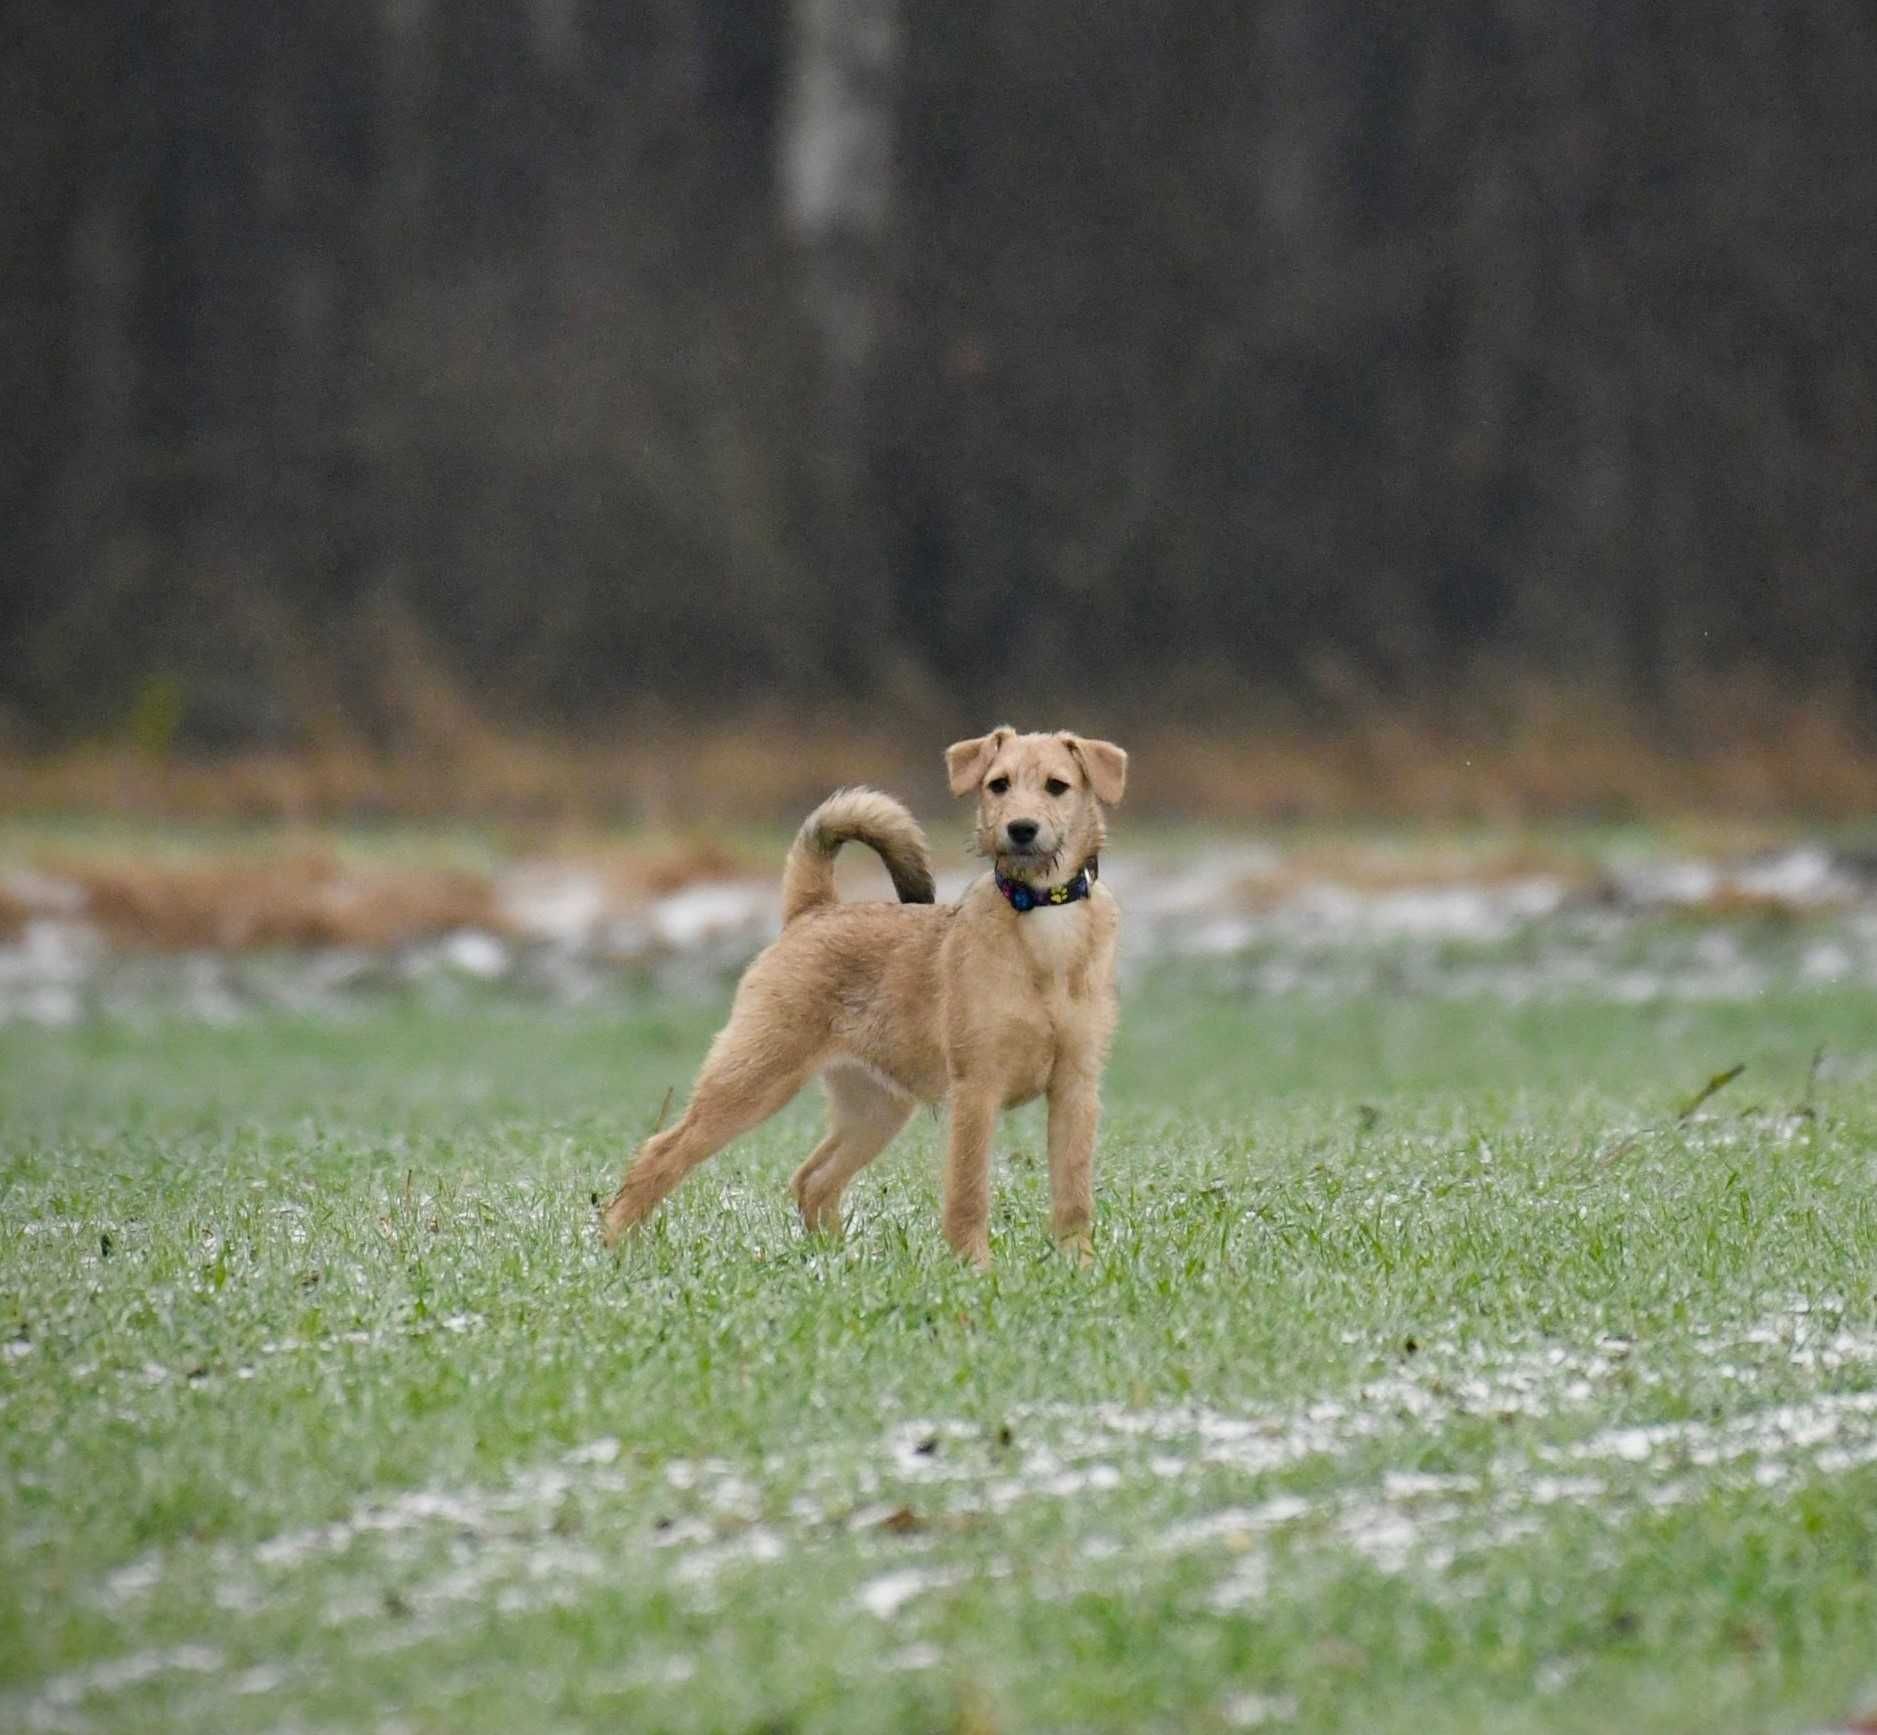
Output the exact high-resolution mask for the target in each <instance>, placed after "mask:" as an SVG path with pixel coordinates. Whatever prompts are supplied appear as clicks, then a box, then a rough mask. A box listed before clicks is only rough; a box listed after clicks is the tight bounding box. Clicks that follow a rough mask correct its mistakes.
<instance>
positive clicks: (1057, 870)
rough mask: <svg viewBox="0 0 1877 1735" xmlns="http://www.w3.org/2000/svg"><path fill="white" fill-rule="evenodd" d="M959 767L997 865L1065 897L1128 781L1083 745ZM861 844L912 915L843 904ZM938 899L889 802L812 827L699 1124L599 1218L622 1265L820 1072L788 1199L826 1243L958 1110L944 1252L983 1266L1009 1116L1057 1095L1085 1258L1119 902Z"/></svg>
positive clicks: (955, 756)
mask: <svg viewBox="0 0 1877 1735" xmlns="http://www.w3.org/2000/svg"><path fill="white" fill-rule="evenodd" d="M945 760H946V768H947V771H948V773H949V776H950V780H951V788H952V793H953V794H954V795H966V794H969V793H971V792H972V791H973V790H975V791H976V792H977V795H978V824H977V842H978V848H979V850H980V852H981V853H982V854H984V855H986V856H988V857H990V858H992V859H993V860H994V861H995V862H996V864H997V866H998V869H999V871H1001V872H1002V873H1003V874H1004V875H1005V876H1006V877H1008V878H1011V879H1017V880H1022V881H1025V882H1027V883H1028V884H1030V885H1032V886H1036V887H1039V888H1047V887H1050V886H1055V885H1062V884H1066V883H1067V882H1068V881H1070V880H1072V879H1074V878H1075V876H1076V874H1077V872H1078V871H1080V869H1081V867H1082V865H1083V863H1084V862H1086V861H1087V860H1088V859H1089V858H1090V857H1091V856H1093V855H1095V854H1096V853H1097V852H1098V851H1099V850H1100V848H1101V845H1102V841H1103V838H1104V836H1105V835H1106V834H1105V829H1104V825H1103V818H1102V808H1103V805H1104V804H1105V803H1106V804H1112V803H1114V802H1117V801H1119V800H1120V799H1121V794H1122V790H1123V788H1124V787H1125V784H1126V781H1127V755H1126V754H1125V753H1124V752H1122V751H1121V749H1120V748H1119V747H1116V746H1114V745H1113V744H1112V743H1110V742H1107V741H1091V740H1085V739H1083V738H1081V737H1079V736H1076V735H1071V734H1067V733H1063V734H1056V735H1019V734H1017V733H1016V732H1015V731H1014V730H1012V729H1008V728H1002V729H995V730H993V731H992V732H991V733H990V734H988V735H984V736H981V737H979V738H977V739H975V740H971V741H960V742H958V743H957V744H956V745H955V746H953V747H951V748H950V749H948V750H947V752H946V755H945ZM1012 825H1015V826H1016V827H1017V833H1016V835H1015V836H1014V837H1013V835H1012V833H1011V830H1010V827H1011V826H1012ZM1026 827H1029V828H1032V832H1033V835H1030V837H1029V842H1028V843H1027V845H1025V844H1024V843H1023V841H1022V840H1023V839H1024V837H1025V836H1026V832H1025V828H1026ZM850 840H853V841H858V842H862V843H865V844H867V845H868V846H870V847H871V848H872V849H874V850H875V851H876V852H878V854H879V856H880V858H881V859H882V860H883V861H884V862H885V863H886V866H887V871H888V873H889V874H890V875H891V876H892V880H893V884H894V888H895V889H896V890H897V891H898V893H899V895H900V897H901V898H902V899H903V900H906V901H904V902H901V903H898V904H883V903H856V904H842V903H837V902H836V901H835V897H834V855H835V852H836V851H837V850H838V849H839V848H840V846H841V845H842V844H843V843H845V842H848V841H850ZM931 898H932V874H931V868H930V866H929V862H928V856H927V850H926V841H925V836H924V834H923V833H922V832H921V831H920V829H919V827H918V824H917V823H916V822H915V821H914V819H913V817H912V815H911V814H910V813H908V812H907V811H906V809H905V808H904V807H902V806H901V805H900V804H899V803H898V802H897V801H895V800H893V799H892V797H890V796H886V795H881V794H879V793H878V792H877V791H874V790H869V789H850V790H843V791H842V792H841V793H839V794H837V795H834V796H831V797H830V798H829V799H828V800H827V801H824V802H823V803H822V804H821V806H820V807H818V808H816V809H815V811H814V812H813V813H811V814H810V815H809V816H808V818H807V820H806V821H804V822H803V825H802V829H801V832H800V833H799V835H798V836H797V837H796V839H795V842H794V844H793V846H792V847H791V848H790V850H789V857H788V862H787V865H786V866H785V867H784V869H783V874H782V905H783V928H782V934H781V937H780V938H779V939H778V940H777V941H776V942H775V944H774V945H772V946H770V947H769V948H768V950H767V951H765V952H764V953H763V954H762V955H761V956H760V957H759V958H757V959H756V961H755V962H754V963H752V964H751V965H750V967H749V969H748V970H747V971H745V972H744V976H743V980H742V982H741V984H740V985H739V986H738V988H737V994H736V1001H735V1004H734V1005H733V1006H732V1008H731V1011H730V1021H729V1022H728V1023H727V1024H726V1025H725V1026H724V1027H723V1029H722V1030H721V1031H720V1032H719V1033H718V1035H717V1039H716V1041H715V1042H713V1043H712V1044H711V1047H710V1052H709V1054H708V1055H706V1056H705V1059H704V1065H703V1068H702V1070H701V1071H700V1072H699V1074H698V1078H697V1084H696V1086H695V1088H694V1089H693V1091H692V1095H691V1101H690V1105H689V1107H687V1108H686V1109H685V1111H684V1115H683V1117H682V1118H681V1119H680V1120H679V1121H678V1122H677V1124H676V1125H674V1126H672V1127H670V1128H669V1129H667V1130H665V1131H663V1132H658V1133H655V1134H653V1136H652V1137H651V1138H649V1139H647V1140H646V1141H645V1143H644V1144H643V1145H641V1146H640V1147H639V1150H638V1153H637V1155H636V1156H634V1158H633V1160H632V1163H631V1165H630V1166H629V1167H628V1168H627V1170H626V1177H625V1180H624V1182H623V1183H622V1184H621V1185H620V1188H619V1191H618V1193H616V1194H615V1195H614V1197H613V1200H612V1202H611V1203H610V1204H609V1205H608V1206H607V1207H606V1209H605V1212H604V1213H603V1218H602V1227H603V1233H604V1235H605V1238H606V1241H607V1244H608V1245H609V1246H610V1245H613V1244H614V1243H616V1242H617V1241H618V1240H619V1238H620V1237H621V1236H622V1235H623V1234H625V1233H626V1231H628V1230H629V1229H631V1228H633V1227H634V1226H635V1225H637V1224H639V1223H641V1222H643V1221H644V1220H645V1218H646V1217H647V1216H648V1215H650V1213H651V1212H652V1211H653V1210H654V1209H656V1208H657V1206H658V1204H659V1202H660V1201H661V1200H663V1199H664V1198H665V1196H666V1195H667V1194H668V1193H670V1192H671V1190H672V1189H673V1188H674V1187H675V1186H677V1184H678V1183H679V1182H680V1181H681V1180H683V1178H684V1177H685V1175H687V1174H688V1173H689V1172H690V1171H691V1170H692V1169H694V1168H696V1167H697V1165H698V1164H699V1163H701V1162H703V1161H704V1160H705V1159H706V1158H707V1157H710V1156H712V1155H713V1154H714V1153H715V1152H717V1151H719V1150H721V1149H722V1148H723V1147H724V1146H725V1145H727V1144H728V1143H729V1142H730V1141H731V1140H732V1139H734V1138H736V1137H737V1136H738V1135H739V1134H741V1133H744V1132H747V1131H748V1130H749V1129H750V1128H751V1127H753V1126H755V1125H757V1124H758V1123H759V1122H761V1121H764V1120H767V1119H768V1118H769V1116H771V1115H772V1114H774V1113H775V1112H776V1111H777V1110H778V1109H780V1108H781V1107H782V1106H783V1105H784V1104H785V1103H787V1102H789V1101H790V1099H791V1098H793V1097H794V1096H795V1094H796V1093H797V1092H798V1091H799V1090H800V1089H801V1088H802V1086H803V1085H804V1084H806V1083H807V1082H808V1080H809V1079H810V1078H811V1077H813V1076H814V1075H815V1074H816V1073H819V1074H820V1075H821V1078H822V1082H823V1084H824V1086H825V1087H826V1090H827V1094H828V1134H827V1137H826V1138H824V1139H823V1140H822V1141H821V1143H820V1144H818V1145H817V1146H816V1147H815V1149H814V1150H813V1152H812V1153H811V1154H810V1155H809V1158H808V1160H807V1161H806V1162H805V1163H803V1164H802V1166H801V1167H800V1168H799V1169H798V1170H796V1172H795V1178H794V1179H793V1180H792V1181H791V1182H790V1183H789V1185H790V1189H791V1191H792V1192H793V1193H794V1195H795V1201H796V1204H797V1206H798V1207H799V1209H800V1211H801V1215H802V1221H803V1222H804V1223H805V1224H806V1225H807V1226H808V1227H809V1228H810V1229H814V1230H829V1231H838V1230H839V1228H840V1226H841V1195H842V1193H843V1192H844V1191H845V1190H846V1187H847V1184H848V1182H849V1181H851V1180H852V1179H853V1178H854V1176H855V1175H857V1174H858V1173H859V1172H860V1171H861V1170H862V1169H863V1168H865V1167H866V1165H867V1164H868V1163H870V1162H872V1161H873V1159H874V1158H875V1157H877V1156H878V1155H879V1154H880V1152H881V1151H883V1150H884V1149H885V1148H886V1146H887V1144H888V1143H889V1142H890V1141H891V1139H892V1138H893V1136H894V1134H896V1133H897V1132H898V1131H899V1130H900V1128H901V1127H903V1126H904V1125H905V1124H906V1121H907V1118H908V1117H909V1116H910V1115H911V1113H912V1111H913V1109H914V1108H915V1107H916V1106H917V1105H918V1104H919V1103H922V1102H925V1103H936V1102H939V1101H941V1100H944V1101H945V1102H947V1103H948V1104H949V1106H950V1111H951V1129H950V1141H949V1148H948V1151H947V1155H946V1162H945V1185H944V1193H945V1207H944V1213H945V1214H944V1228H945V1237H946V1239H947V1240H948V1241H949V1242H950V1243H951V1244H952V1246H953V1248H955V1249H956V1250H957V1252H958V1253H959V1254H960V1255H961V1256H962V1257H964V1258H966V1259H968V1260H971V1261H973V1262H974V1263H976V1264H978V1265H985V1264H988V1263H989V1260H990V1235H989V1218H990V1154H991V1135H992V1131H993V1128H994V1127H995V1125H996V1121H997V1116H998V1115H999V1113H1000V1112H1001V1111H1002V1110H1004V1109H1006V1108H1013V1107H1015V1106H1016V1105H1017V1104H1019V1103H1025V1102H1029V1101H1031V1100H1032V1099H1034V1098H1036V1097H1038V1096H1043V1095H1047V1097H1048V1099H1049V1182H1050V1197H1051V1227H1052V1229H1053V1230H1054V1232H1055V1234H1056V1236H1057V1238H1058V1239H1059V1240H1061V1241H1063V1242H1064V1243H1067V1244H1069V1245H1072V1246H1074V1247H1076V1248H1078V1249H1081V1250H1083V1251H1086V1249H1087V1247H1088V1242H1089V1233H1090V1228H1091V1224H1092V1219H1093V1209H1094V1204H1093V1191H1092V1168H1093V1161H1094V1154H1095V1129H1096V1122H1097V1120H1098V1118H1099V1114H1100V1086H1101V1072H1102V1066H1103V1063H1104V1061H1105V1060H1106V1057H1107V1052H1108V1043H1109V1039H1110V1038H1111V1036H1112V1035H1113V1032H1114V1024H1115V997H1114V953H1115V933H1116V927H1117V921H1118V911H1117V908H1116V905H1115V901H1114V899H1113V898H1112V897H1111V896H1110V895H1109V892H1108V890H1107V888H1106V887H1105V886H1103V885H1102V884H1100V882H1099V881H1097V882H1096V883H1095V885H1094V886H1093V888H1092V890H1091V895H1090V896H1089V897H1087V898H1085V899H1078V900H1077V901H1076V902H1075V903H1072V904H1063V905H1059V906H1049V905H1045V906H1043V907H1041V908H1038V909H1035V910H1032V911H1030V912H1028V913H1027V914H1023V915H1019V914H1018V913H1017V912H1016V911H1015V910H1014V909H1012V908H1011V906H1010V904H1009V903H1008V902H1007V901H1006V899H1005V898H1004V896H1003V894H1002V893H1000V892H999V891H998V890H997V887H996V885H995V883H994V882H993V880H992V878H991V876H990V875H988V874H987V875H985V876H984V877H982V878H981V879H979V880H977V881H975V882H974V883H973V884H972V885H971V886H970V887H969V888H968V889H967V890H966V892H965V894H964V896H963V897H962V898H960V899H959V901H958V902H957V903H956V904H946V905H935V904H933V903H932V902H931Z"/></svg>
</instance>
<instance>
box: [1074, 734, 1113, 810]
mask: <svg viewBox="0 0 1877 1735" xmlns="http://www.w3.org/2000/svg"><path fill="white" fill-rule="evenodd" d="M1062 738H1063V740H1065V741H1066V742H1068V744H1069V751H1070V752H1071V753H1073V754H1074V755H1075V756H1076V758H1077V759H1079V760H1080V761H1081V763H1082V769H1083V771H1084V772H1085V773H1086V774H1087V776H1088V786H1089V788H1090V789H1092V790H1094V792H1095V799H1096V800H1097V801H1105V802H1107V803H1108V804H1109V805H1110V806H1111V807H1112V806H1113V805H1114V803H1115V802H1117V801H1119V800H1120V799H1121V792H1122V791H1123V790H1124V789H1126V788H1127V784H1128V756H1127V754H1126V753H1124V752H1123V751H1122V750H1121V749H1120V748H1119V747H1117V746H1116V745H1115V744H1114V743H1113V742H1112V741H1089V740H1086V739H1084V738H1083V737H1082V736H1080V735H1070V734H1068V733H1066V732H1065V733H1064V735H1063V737H1062Z"/></svg>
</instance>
